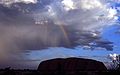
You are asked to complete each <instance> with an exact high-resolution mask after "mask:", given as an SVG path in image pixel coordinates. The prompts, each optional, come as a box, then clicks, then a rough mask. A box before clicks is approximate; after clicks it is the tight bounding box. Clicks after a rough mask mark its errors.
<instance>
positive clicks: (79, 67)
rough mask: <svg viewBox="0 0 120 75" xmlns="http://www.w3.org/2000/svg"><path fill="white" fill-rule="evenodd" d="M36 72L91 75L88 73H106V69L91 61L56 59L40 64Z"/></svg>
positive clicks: (58, 74)
mask: <svg viewBox="0 0 120 75" xmlns="http://www.w3.org/2000/svg"><path fill="white" fill-rule="evenodd" d="M38 71H39V72H40V73H41V74H42V75H51V74H55V75H60V74H61V75H62V74H64V75H79V74H81V73H82V75H91V74H88V72H94V73H96V72H103V71H107V68H106V67H105V65H104V64H103V63H102V62H100V61H96V60H92V59H83V58H56V59H50V60H46V61H43V62H41V63H40V64H39V66H38ZM86 73H87V74H86ZM92 75H93V74H92ZM95 75H96V74H95Z"/></svg>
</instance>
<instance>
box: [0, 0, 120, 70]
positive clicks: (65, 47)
mask: <svg viewBox="0 0 120 75" xmlns="http://www.w3.org/2000/svg"><path fill="white" fill-rule="evenodd" d="M119 22H120V0H0V68H5V67H8V66H11V67H12V68H20V69H23V68H24V69H25V68H29V69H36V68H37V66H38V65H39V63H40V62H42V61H44V60H48V59H53V58H68V57H80V58H89V59H95V60H98V61H102V62H108V61H109V59H108V58H107V56H108V55H109V54H114V53H116V54H120V50H119V49H120V38H119V37H120V25H119V24H120V23H119Z"/></svg>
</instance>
